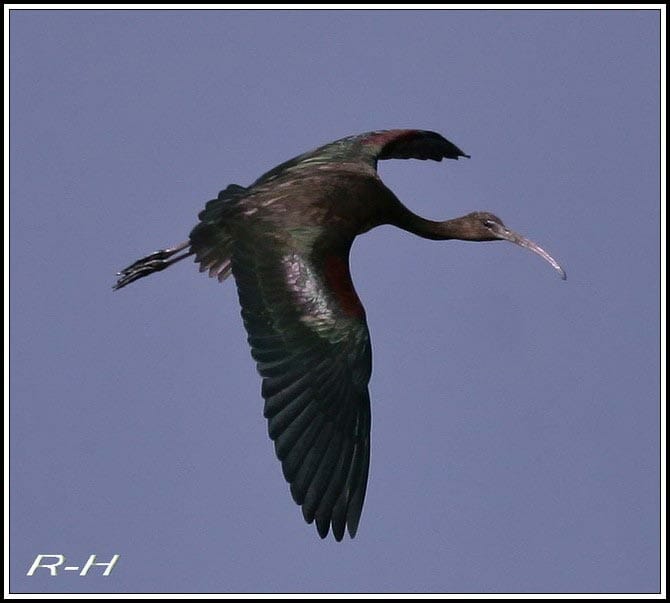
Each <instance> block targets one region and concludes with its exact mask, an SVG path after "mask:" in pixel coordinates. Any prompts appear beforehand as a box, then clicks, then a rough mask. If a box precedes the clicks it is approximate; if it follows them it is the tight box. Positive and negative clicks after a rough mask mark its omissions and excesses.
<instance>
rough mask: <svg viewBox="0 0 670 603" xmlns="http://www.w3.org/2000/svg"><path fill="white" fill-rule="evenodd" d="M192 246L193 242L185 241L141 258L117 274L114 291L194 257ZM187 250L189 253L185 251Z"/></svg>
mask: <svg viewBox="0 0 670 603" xmlns="http://www.w3.org/2000/svg"><path fill="white" fill-rule="evenodd" d="M190 246H191V241H184V242H183V243H180V244H179V245H175V246H174V247H170V248H168V249H161V250H159V251H154V252H153V253H151V254H149V255H147V256H146V257H143V258H140V259H139V260H137V261H136V262H134V263H132V264H131V265H130V266H128V267H127V268H124V269H123V270H121V272H118V273H117V275H118V277H119V278H118V279H117V281H116V283H115V285H114V287H113V289H121V288H122V287H125V286H126V285H128V284H130V283H132V282H133V281H136V280H137V279H139V278H142V277H145V276H148V275H149V274H153V273H154V272H160V271H161V270H165V269H166V268H167V267H168V266H172V264H175V263H176V262H178V261H179V260H183V259H184V258H187V257H188V256H190V255H193V254H194V253H195V252H194V251H191V249H189V247H190ZM185 249H186V250H187V251H184V250H185ZM180 251H183V253H179V252H180Z"/></svg>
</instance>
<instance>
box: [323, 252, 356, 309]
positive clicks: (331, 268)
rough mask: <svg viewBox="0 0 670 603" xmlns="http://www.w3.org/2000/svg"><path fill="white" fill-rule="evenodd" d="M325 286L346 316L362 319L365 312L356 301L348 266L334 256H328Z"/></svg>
mask: <svg viewBox="0 0 670 603" xmlns="http://www.w3.org/2000/svg"><path fill="white" fill-rule="evenodd" d="M325 274H326V285H327V286H328V288H329V289H330V290H331V291H332V293H333V295H334V296H335V299H336V300H337V301H338V302H339V304H340V308H342V311H343V312H344V313H345V314H347V315H348V316H355V317H357V318H362V317H363V316H365V310H364V309H363V305H362V304H361V300H360V299H358V295H357V294H356V290H355V289H354V285H353V283H352V282H351V273H350V272H349V264H348V262H347V261H346V260H344V259H342V258H341V257H339V256H336V255H329V256H328V257H327V258H326V264H325Z"/></svg>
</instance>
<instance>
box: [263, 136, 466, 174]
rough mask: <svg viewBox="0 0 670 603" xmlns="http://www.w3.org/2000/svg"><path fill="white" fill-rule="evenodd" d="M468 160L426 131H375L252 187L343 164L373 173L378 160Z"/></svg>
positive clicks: (311, 155)
mask: <svg viewBox="0 0 670 603" xmlns="http://www.w3.org/2000/svg"><path fill="white" fill-rule="evenodd" d="M459 157H470V155H466V154H465V153H464V152H463V151H461V149H459V148H458V147H457V146H456V145H455V144H454V143H453V142H450V141H449V140H447V139H446V138H445V137H444V136H442V135H441V134H438V133H437V132H431V131H429V130H378V131H375V132H366V133H365V134H357V135H355V136H347V137H346V138H341V139H340V140H336V141H335V142H331V143H329V144H327V145H324V146H322V147H319V148H318V149H314V150H313V151H309V152H307V153H303V154H302V155H299V156H298V157H294V158H293V159H290V160H289V161H286V162H284V163H282V164H280V165H278V166H277V167H275V168H274V169H272V170H270V171H269V172H267V173H265V174H263V175H262V176H261V177H260V178H259V179H258V180H256V182H254V184H253V185H252V186H262V185H266V184H268V183H269V182H271V181H272V180H274V179H276V178H278V177H280V176H284V175H286V174H293V173H300V172H304V171H309V170H312V169H314V168H316V169H318V166H322V165H329V166H336V165H337V164H342V165H344V164H346V165H347V169H348V170H349V171H351V170H352V169H356V167H357V166H358V169H360V171H362V172H365V173H374V170H376V169H377V161H378V160H380V159H432V160H433V161H442V159H458V158H459Z"/></svg>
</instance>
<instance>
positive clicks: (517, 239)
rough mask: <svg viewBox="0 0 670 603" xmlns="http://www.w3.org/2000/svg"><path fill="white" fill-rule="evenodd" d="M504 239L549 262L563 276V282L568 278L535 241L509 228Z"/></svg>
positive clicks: (504, 234) (506, 229)
mask: <svg viewBox="0 0 670 603" xmlns="http://www.w3.org/2000/svg"><path fill="white" fill-rule="evenodd" d="M503 238H504V239H505V240H506V241H510V243H515V244H516V245H519V246H520V247H525V248H526V249H530V250H531V251H532V252H533V253H537V255H539V256H540V257H541V258H542V259H544V260H546V261H547V262H549V263H550V264H551V265H552V266H553V267H554V270H556V271H557V272H558V274H560V275H561V278H562V279H563V280H566V279H567V278H568V277H567V275H566V274H565V270H563V268H562V267H561V265H560V264H559V263H558V262H557V261H556V260H555V259H554V258H553V257H551V256H550V255H549V254H548V253H547V252H546V251H545V250H544V249H542V247H540V246H539V245H538V244H537V243H533V241H531V240H529V239H527V238H526V237H522V236H521V235H520V234H519V233H517V232H514V231H513V230H510V229H509V228H505V231H504V233H503Z"/></svg>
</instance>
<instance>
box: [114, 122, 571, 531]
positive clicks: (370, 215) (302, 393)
mask: <svg viewBox="0 0 670 603" xmlns="http://www.w3.org/2000/svg"><path fill="white" fill-rule="evenodd" d="M459 157H468V155H465V153H463V152H462V151H461V150H460V149H459V148H458V147H457V146H455V145H454V144H452V143H451V142H449V141H448V140H446V139H445V138H443V137H442V136H440V135H439V134H436V133H435V132H429V131H425V130H388V131H379V132H368V133H366V134H360V135H358V136H349V137H348V138H343V139H342V140H337V141H335V142H332V143H330V144H327V145H325V146H322V147H320V148H318V149H316V150H314V151H311V152H309V153H305V154H304V155H300V156H298V157H296V158H295V159H291V160H290V161H287V162H286V163H282V164H281V165H279V166H278V167H276V168H274V169H273V170H270V171H269V172H268V173H266V174H264V175H263V176H261V177H260V178H259V179H258V180H256V182H254V183H253V184H252V185H251V186H249V187H248V188H245V187H243V186H238V185H236V184H231V185H230V186H228V188H226V189H225V190H224V191H222V192H220V193H219V195H218V197H217V198H216V199H213V200H212V201H209V202H208V203H207V205H206V206H205V209H204V210H203V211H202V212H201V213H200V215H199V219H200V222H199V223H198V224H197V225H196V226H195V228H193V230H192V231H191V233H190V235H189V239H188V241H185V242H184V243H181V244H180V245H176V246H175V247H172V248H169V249H164V250H161V251H157V252H155V253H152V254H150V255H148V256H146V257H144V258H142V259H140V260H138V261H137V262H135V263H134V264H131V265H130V266H128V267H127V268H126V269H124V270H122V271H121V272H120V273H119V279H118V281H117V282H116V285H115V286H114V288H115V289H120V288H121V287H125V286H126V285H127V284H129V283H132V282H133V281H135V280H137V279H139V278H142V277H144V276H147V275H149V274H152V273H154V272H158V271H159V270H163V269H164V268H167V267H168V266H171V265H172V264H174V263H175V262H178V261H179V260H182V259H184V258H186V257H188V256H191V255H194V256H195V261H196V262H197V263H198V264H200V271H201V272H204V271H207V272H209V275H210V276H215V277H217V278H218V279H219V281H223V280H224V279H225V278H226V277H228V276H229V275H230V274H231V273H232V275H233V276H234V277H235V282H236V283H237V290H238V294H239V299H240V305H241V307H242V318H243V320H244V326H245V327H246V330H247V333H248V339H249V344H250V345H251V354H252V356H253V358H254V359H255V360H256V363H257V366H258V372H259V373H260V374H261V376H262V378H263V384H262V395H263V398H264V399H265V407H264V415H265V417H266V418H267V420H268V430H269V434H270V438H272V440H273V441H274V443H275V450H276V453H277V456H278V457H279V459H280V461H281V463H282V469H283V472H284V477H285V478H286V480H287V481H288V482H289V484H290V488H291V494H292V495H293V498H294V500H295V501H296V503H298V504H299V505H302V511H303V515H304V517H305V520H306V521H307V522H308V523H312V522H313V521H316V527H317V530H318V532H319V535H320V536H321V537H322V538H324V537H325V536H326V535H327V534H328V530H329V528H331V527H332V531H333V535H334V536H335V539H336V540H338V541H339V540H341V539H342V537H343V536H344V531H345V526H346V527H347V528H348V530H349V534H350V536H351V537H352V538H353V537H354V535H355V534H356V530H357V528H358V522H359V519H360V516H361V510H362V508H363V499H364V497H365V490H366V485H367V478H368V467H369V461H370V398H369V395H368V382H369V380H370V374H371V371H372V357H371V349H370V337H369V334H368V327H367V324H366V321H365V311H364V309H363V306H362V305H361V302H360V300H359V299H358V295H357V294H356V291H355V289H354V286H353V284H352V282H351V276H350V272H349V251H350V249H351V244H352V242H353V240H354V237H356V235H359V234H361V233H364V232H366V231H368V230H370V229H371V228H374V227H375V226H379V225H380V224H392V225H394V226H397V227H398V228H402V229H403V230H407V231H409V232H411V233H414V234H416V235H418V236H420V237H424V238H426V239H434V240H446V239H460V240H465V241H510V242H512V243H516V244H517V245H520V246H521V247H525V248H527V249H530V250H531V251H533V252H535V253H537V254H538V255H539V256H541V257H542V258H544V259H545V260H547V261H548V262H549V263H550V264H551V265H552V266H553V267H554V268H555V269H556V270H558V272H559V273H560V275H561V277H562V278H565V272H564V271H563V269H562V268H561V267H560V266H559V265H558V263H557V262H556V261H555V260H554V259H553V258H552V257H551V256H550V255H549V254H548V253H547V252H546V251H544V250H543V249H542V248H541V247H539V246H538V245H536V244H535V243H533V242H531V241H529V240H528V239H526V238H524V237H522V236H521V235H519V234H517V233H515V232H514V231H512V230H510V229H509V228H507V227H506V226H505V225H504V224H503V223H502V221H501V220H500V219H499V218H497V217H496V216H494V215H493V214H490V213H488V212H474V213H470V214H468V215H466V216H462V217H460V218H455V219H453V220H446V221H444V222H434V221H431V220H426V219H424V218H421V217H420V216H417V215H416V214H414V213H412V212H411V211H410V210H409V209H407V208H406V207H405V206H404V205H403V204H402V203H401V202H400V201H399V200H398V198H397V197H396V196H395V195H394V194H393V193H392V192H391V191H390V190H389V189H388V188H387V187H386V186H384V184H383V182H382V181H381V180H380V178H379V176H378V175H377V170H376V167H377V161H378V160H380V159H408V158H414V159H433V160H435V161H441V160H442V158H449V159H458V158H459Z"/></svg>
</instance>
